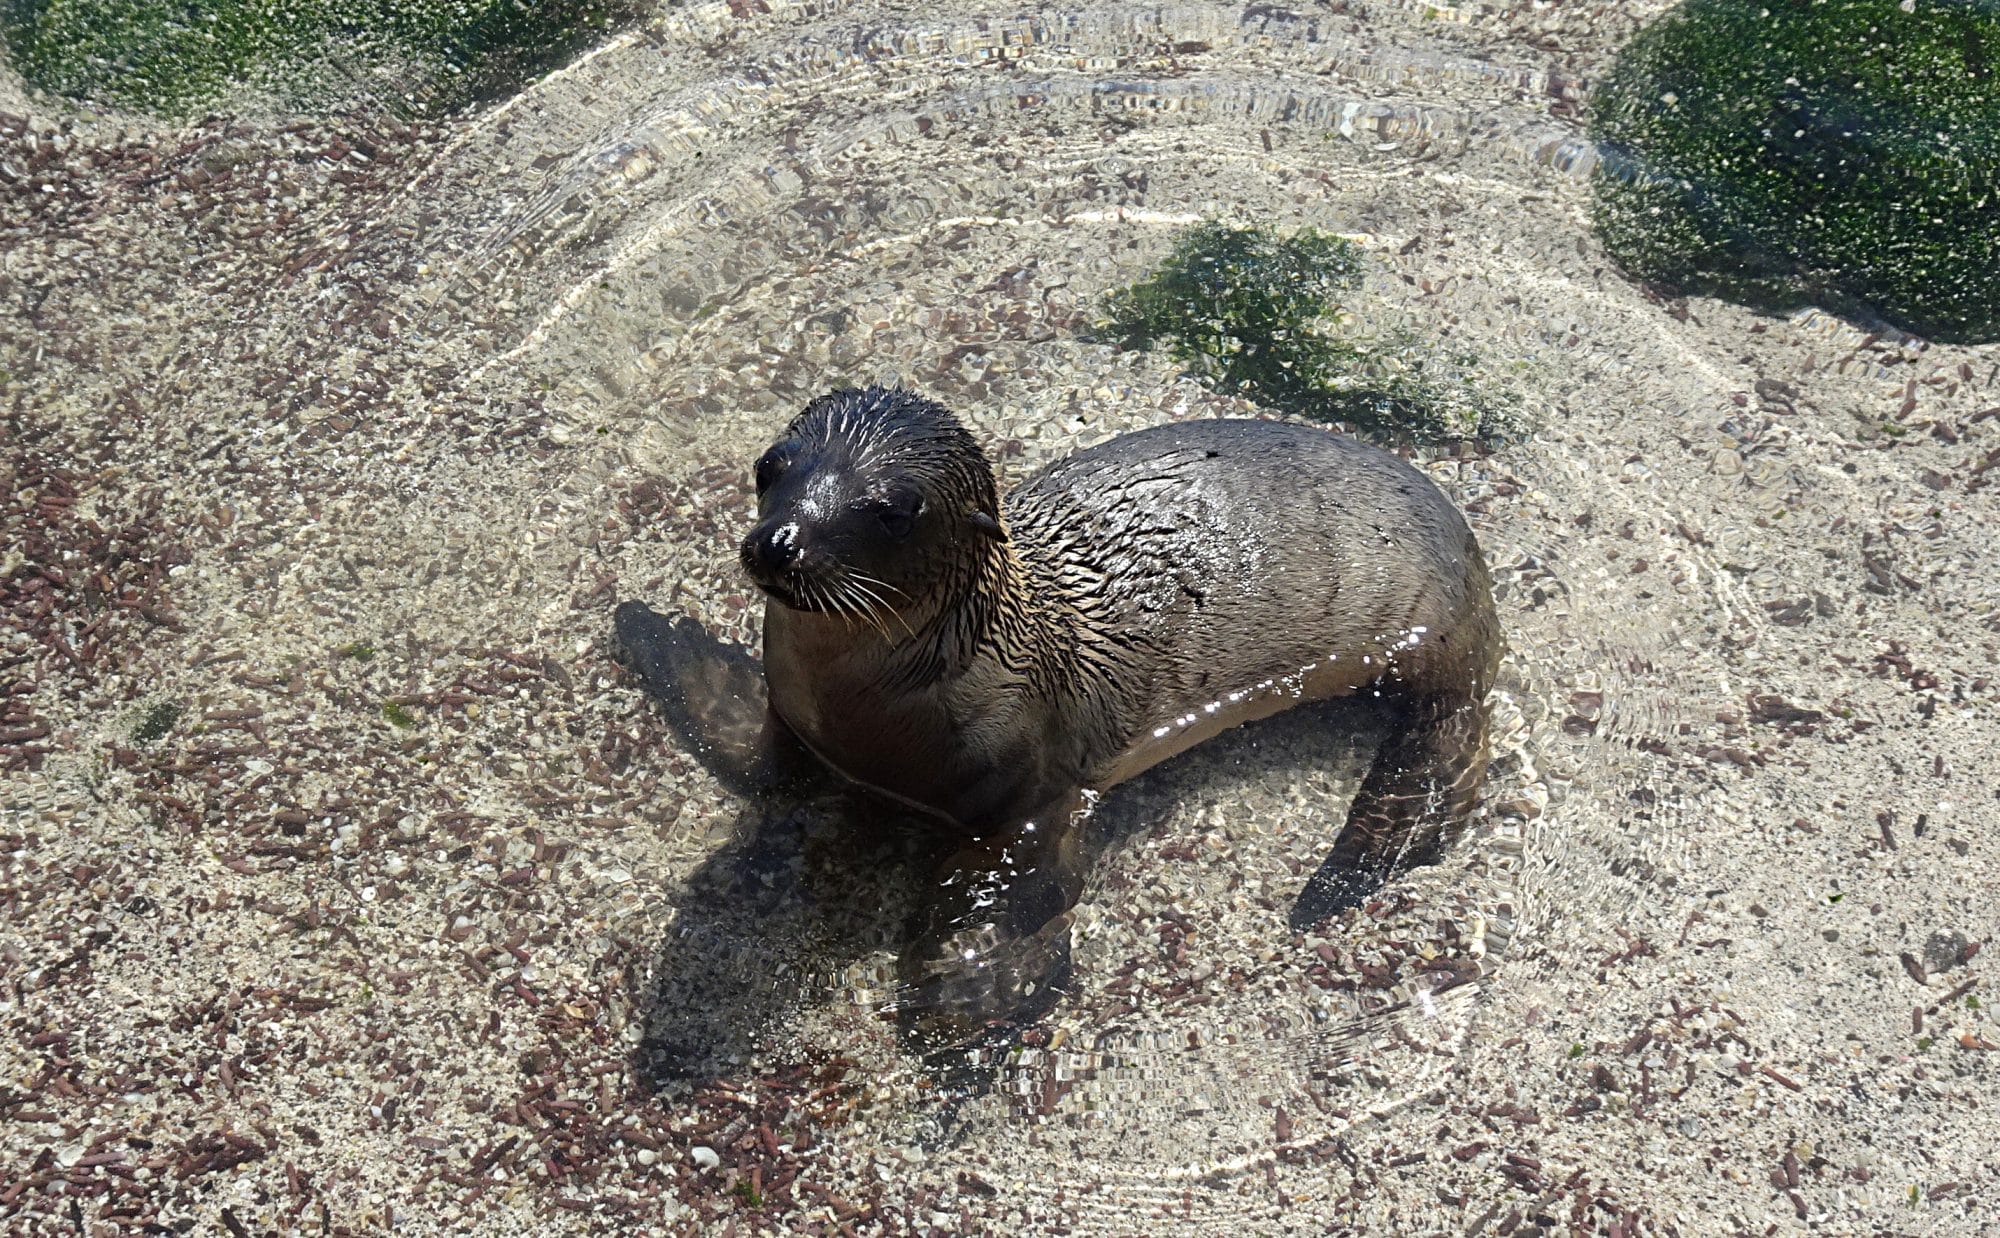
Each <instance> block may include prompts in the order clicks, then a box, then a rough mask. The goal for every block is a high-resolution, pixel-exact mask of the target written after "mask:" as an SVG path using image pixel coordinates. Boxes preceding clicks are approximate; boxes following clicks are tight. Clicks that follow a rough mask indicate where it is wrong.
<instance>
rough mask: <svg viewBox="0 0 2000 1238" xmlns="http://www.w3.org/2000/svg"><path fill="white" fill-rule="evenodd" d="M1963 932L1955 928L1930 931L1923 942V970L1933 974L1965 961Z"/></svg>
mask: <svg viewBox="0 0 2000 1238" xmlns="http://www.w3.org/2000/svg"><path fill="white" fill-rule="evenodd" d="M1965 946H1966V938H1965V934H1964V933H1961V932H1958V931H1956V930H1940V931H1938V932H1935V933H1932V934H1931V936H1930V940H1929V941H1926V942H1925V943H1924V970H1925V971H1927V972H1929V973H1930V974H1931V975H1933V976H1935V975H1937V974H1938V973H1939V972H1946V971H1950V970H1951V969H1952V968H1954V967H1957V966H1958V965H1959V964H1960V963H1962V962H1964V961H1965Z"/></svg>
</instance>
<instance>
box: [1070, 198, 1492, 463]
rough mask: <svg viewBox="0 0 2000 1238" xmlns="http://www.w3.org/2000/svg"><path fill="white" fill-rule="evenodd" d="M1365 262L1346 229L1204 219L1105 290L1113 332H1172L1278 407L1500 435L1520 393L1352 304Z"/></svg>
mask: <svg viewBox="0 0 2000 1238" xmlns="http://www.w3.org/2000/svg"><path fill="white" fill-rule="evenodd" d="M1367 269H1368V263H1367V257H1366V255H1365V254H1364V253H1363V252H1362V250H1361V247H1360V246H1358V245H1356V244H1355V243H1354V242H1353V241H1350V240H1348V239H1347V238H1345V237H1341V236H1335V235H1332V234H1330V233H1324V232H1320V231H1318V230H1316V229H1312V228H1302V229H1300V230H1299V231H1298V232H1296V233H1294V234H1292V235H1291V236H1284V237H1281V236H1279V235H1278V234H1276V233H1275V232H1272V231H1270V230H1268V229H1265V228H1261V227H1247V228H1245V227H1232V226H1228V225H1225V224H1221V223H1216V222H1212V221H1211V222H1204V223H1200V224H1196V225H1194V226H1192V227H1190V228H1188V229H1187V230H1186V231H1185V232H1183V233H1181V235H1180V236H1179V237H1178V238H1176V242H1175V245H1174V248H1173V251H1172V252H1171V253H1170V254H1169V255H1168V257H1167V259H1166V261H1165V262H1163V263H1162V264H1161V265H1160V267H1159V268H1158V269H1157V270H1156V271H1155V272H1154V273H1153V274H1152V275H1151V276H1149V277H1148V278H1147V279H1145V280H1144V281H1142V282H1140V283H1137V284H1134V285H1132V286H1131V287H1129V288H1123V289H1119V290H1117V291H1115V292H1113V293H1111V294H1110V295H1109V296H1108V297H1106V299H1105V302H1104V311H1105V315H1106V318H1107V322H1106V323H1105V324H1104V329H1105V331H1106V333H1107V334H1108V335H1110V336H1112V337H1113V338H1115V339H1117V340H1118V341H1119V342H1120V343H1121V344H1123V345H1125V346H1126V347H1133V348H1144V347H1149V346H1151V345H1154V344H1156V343H1162V342H1164V343H1166V344H1167V346H1168V347H1169V349H1170V351H1171V353H1172V355H1173V357H1174V358H1175V359H1176V360H1178V361H1180V362H1181V363H1182V364H1184V365H1186V366H1187V367H1188V370H1189V372H1190V373H1192V374H1194V375H1195V376H1196V377H1197V378H1200V379H1201V380H1202V381H1204V382H1206V383H1207V384H1208V385H1209V386H1211V387H1213V388H1215V389H1216V390H1218V391H1223V392H1228V393H1230V394H1234V395H1242V396H1244V397H1246V398H1248V399H1251V400H1254V401H1255V402H1257V403H1258V404H1261V405H1264V406H1265V407H1267V408H1271V409H1274V410H1276V411H1279V412H1285V413H1291V414H1294V415H1296V416H1301V417H1310V418H1313V419H1315V420H1320V421H1340V422H1345V423H1348V424H1350V425H1353V426H1355V427H1356V428H1358V429H1361V430H1364V431H1368V432H1371V433H1375V434H1379V435H1382V436H1385V437H1389V438H1392V439H1397V440H1405V441H1411V442H1417V443H1442V442H1455V441H1460V440H1465V439H1474V438H1493V437H1501V436H1504V435H1505V434H1507V433H1509V432H1511V431H1512V430H1514V429H1515V428H1516V420H1515V417H1514V410H1513V403H1512V401H1511V400H1510V399H1509V398H1508V397H1506V396H1504V395H1502V394H1500V393H1498V392H1496V391H1494V390H1491V389H1489V388H1488V387H1486V386H1484V385H1483V384H1481V383H1479V382H1477V381H1475V380H1474V379H1473V378H1471V377H1470V375H1472V374H1475V373H1478V372H1479V371H1480V370H1481V369H1482V368H1483V367H1482V366H1481V364H1480V361H1479V359H1478V358H1476V357H1474V356H1472V355H1470V354H1466V353H1462V352H1452V351H1449V350H1445V349H1442V348H1440V347H1438V346H1436V345H1435V344H1434V343H1432V342H1431V341H1429V340H1427V339H1425V338H1424V337H1423V336H1422V335H1421V334H1420V333H1419V332H1416V331H1414V330H1411V329H1407V328H1398V327H1394V326H1392V327H1390V328H1387V329H1382V328H1379V327H1376V328H1373V333H1372V334H1363V332H1362V325H1363V323H1364V322H1365V321H1366V320H1367V318H1368V317H1369V316H1367V315H1364V314H1362V313H1360V312H1358V311H1357V309H1356V306H1355V303H1356V302H1357V301H1358V300H1359V299H1360V296H1361V290H1362V288H1363V286H1364V284H1365V277H1366V273H1367Z"/></svg>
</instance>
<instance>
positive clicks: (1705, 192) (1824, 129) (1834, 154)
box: [1591, 0, 2000, 342]
mask: <svg viewBox="0 0 2000 1238" xmlns="http://www.w3.org/2000/svg"><path fill="white" fill-rule="evenodd" d="M1996 56H2000V6H1995V5H1993V4H1990V3H1985V4H1953V3H1940V2H1939V0H1921V2H1920V3H1910V4H1898V3H1897V0H1820V2H1819V3H1814V4H1767V3H1755V2H1745V0H1690V2H1689V3H1687V4H1686V5H1684V6H1682V7H1681V8H1679V9H1677V10H1675V11H1674V12H1673V13H1671V14H1670V15H1668V16H1667V17H1665V18H1663V19H1661V20H1660V21H1658V22H1656V23H1654V24H1653V25H1652V26H1650V27H1648V28H1647V29H1646V30H1644V31H1642V32H1641V33H1640V34H1639V36H1638V37H1637V38H1635V39H1633V40H1632V42H1631V43H1630V44H1628V45H1627V46H1626V47H1625V48H1624V50H1623V51H1621V52H1620V53H1619V57H1618V61H1617V63H1616V65H1615V66H1614V67H1613V69H1612V71H1611V73H1610V75H1609V76H1608V78H1607V79H1606V81H1605V84H1604V86H1603V89H1602V90H1601V91H1600V92H1599V95H1598V97H1597V100H1596V103H1595V106H1594V108H1593V111H1592V117H1591V132H1592V136H1593V137H1595V138H1596V140H1597V141H1598V143H1599V145H1600V146H1601V147H1602V149H1603V151H1604V155H1605V169H1606V170H1605V172H1604V174H1602V175H1601V176H1600V177H1599V178H1598V181H1597V185H1596V207H1595V215H1596V224H1597V228H1598V232H1599V234H1600V235H1601V237H1602V239H1603V242H1604V247H1605V249H1606V250H1607V251H1608V252H1609V253H1610V254H1611V256H1612V258H1613V259H1614V260H1615V261H1616V262H1617V263H1618V265H1619V266H1621V267H1622V268H1624V269H1625V271H1627V272H1628V273H1629V274H1631V275H1633V276H1634V277H1636V278H1639V279H1643V280H1649V281H1652V282H1655V283H1657V284H1660V285H1663V286H1665V287H1667V288H1670V289H1672V290H1675V291H1680V292H1693V293H1699V294H1703V295H1711V296H1719V297H1725V298H1728V299H1731V300H1736V301H1740V302H1742V303H1744V304H1746V305H1749V306H1751V307H1753V308H1757V309H1762V310H1766V311H1770V312H1781V311H1786V310H1791V309H1796V308H1798V307H1800V306H1804V305H1811V304H1816V305H1820V306H1824V307H1825V308H1827V309H1831V310H1834V311H1836V312H1842V313H1849V314H1859V315H1863V316H1875V317H1879V318H1881V319H1884V320H1886V321H1888V322H1890V323H1893V324H1895V325H1897V326H1900V327H1904V328H1906V329H1909V330H1911V331H1915V332H1918V333H1921V334H1924V335H1927V336H1931V337H1933V338H1936V339H1939V340H1945V341H1952V342H1979V341H1985V340H1992V339H1995V338H2000V280H1996V279H1995V278H1994V276H1993V272H1994V271H1995V270H2000V78H1996V77H1995V74H1994V70H1995V64H1994V63H1993V61H1994V57H1996Z"/></svg>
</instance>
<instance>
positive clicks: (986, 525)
mask: <svg viewBox="0 0 2000 1238" xmlns="http://www.w3.org/2000/svg"><path fill="white" fill-rule="evenodd" d="M966 519H967V520H968V521H970V522H971V524H972V527H973V528H975V529H978V530H979V531H980V532H981V533H984V534H985V535H986V536H988V537H990V538H992V539H993V540H994V541H996V542H1004V541H1006V540H1007V530H1005V529H1003V528H1001V527H1000V521H999V520H998V519H997V518H996V517H995V516H994V515H993V513H992V512H982V511H974V512H973V513H972V514H971V515H970V516H967V517H966Z"/></svg>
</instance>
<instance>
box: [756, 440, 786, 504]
mask: <svg viewBox="0 0 2000 1238" xmlns="http://www.w3.org/2000/svg"><path fill="white" fill-rule="evenodd" d="M791 462H792V454H791V453H790V452H788V451H786V450H785V449H784V447H783V445H779V446H777V447H773V448H772V449H771V450H769V451H767V452H765V453H764V454H763V455H762V456H760V457H758V459H757V493H758V494H759V495H762V494H763V493H764V492H765V491H766V490H769V489H770V488H771V487H772V485H774V484H775V483H776V482H777V480H778V479H779V478H780V477H783V476H784V475H785V466H786V465H788V464H790V463H791Z"/></svg>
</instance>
